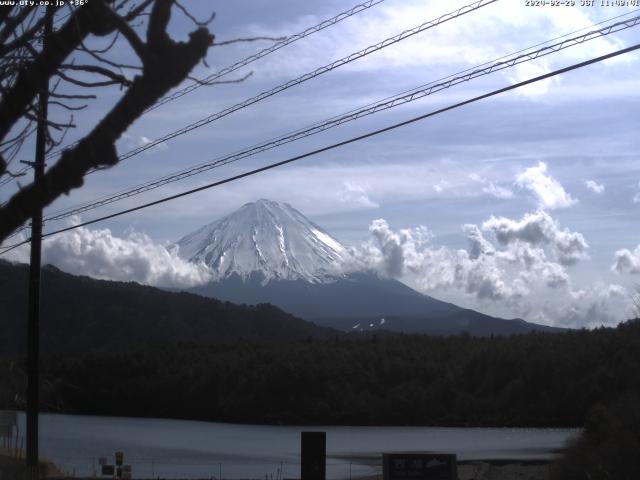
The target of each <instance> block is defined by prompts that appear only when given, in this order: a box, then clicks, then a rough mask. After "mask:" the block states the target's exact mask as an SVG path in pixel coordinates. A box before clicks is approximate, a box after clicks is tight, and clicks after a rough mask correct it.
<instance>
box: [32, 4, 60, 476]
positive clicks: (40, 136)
mask: <svg viewBox="0 0 640 480" xmlns="http://www.w3.org/2000/svg"><path fill="white" fill-rule="evenodd" d="M53 14H54V10H53V8H52V7H46V10H45V17H46V18H45V23H44V32H43V38H42V49H43V50H44V49H45V48H46V47H47V42H48V40H49V36H50V35H51V31H52V29H53ZM48 104H49V78H48V77H47V78H43V79H42V87H41V88H40V93H39V95H38V130H37V133H36V155H35V161H34V162H33V175H34V183H37V182H38V181H39V180H40V179H41V178H42V176H43V175H44V167H45V165H44V157H45V150H46V131H47V115H48V108H47V107H48ZM41 253H42V209H41V208H40V209H39V210H38V211H37V212H35V213H34V214H33V217H32V218H31V259H30V263H29V308H28V319H27V472H28V478H29V480H36V479H37V478H38V477H39V472H38V410H39V408H40V395H39V394H40V372H39V361H40V265H41Z"/></svg>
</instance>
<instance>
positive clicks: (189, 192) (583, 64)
mask: <svg viewBox="0 0 640 480" xmlns="http://www.w3.org/2000/svg"><path fill="white" fill-rule="evenodd" d="M638 49H640V43H638V44H635V45H633V46H631V47H627V48H624V49H622V50H618V51H615V52H612V53H609V54H606V55H601V56H599V57H595V58H592V59H590V60H586V61H584V62H580V63H576V64H573V65H570V66H568V67H564V68H561V69H558V70H554V71H552V72H549V73H546V74H544V75H539V76H537V77H534V78H530V79H528V80H524V81H522V82H518V83H514V84H512V85H509V86H506V87H503V88H499V89H497V90H493V91H491V92H489V93H485V94H483V95H479V96H476V97H473V98H471V99H468V100H464V101H462V102H459V103H456V104H453V105H449V106H447V107H444V108H440V109H437V110H434V111H432V112H429V113H425V114H423V115H419V116H417V117H413V118H410V119H408V120H405V121H403V122H399V123H395V124H393V125H390V126H387V127H384V128H381V129H378V130H374V131H372V132H369V133H365V134H363V135H359V136H357V137H352V138H349V139H347V140H343V141H341V142H337V143H333V144H331V145H327V146H325V147H322V148H318V149H316V150H312V151H310V152H306V153H303V154H301V155H297V156H295V157H291V158H288V159H286V160H282V161H279V162H275V163H271V164H269V165H266V166H264V167H260V168H256V169H254V170H250V171H247V172H244V173H241V174H238V175H234V176H232V177H228V178H225V179H223V180H218V181H215V182H213V183H209V184H207V185H203V186H201V187H197V188H193V189H191V190H187V191H184V192H181V193H177V194H175V195H171V196H168V197H164V198H161V199H158V200H155V201H153V202H148V203H144V204H142V205H138V206H135V207H131V208H127V209H125V210H121V211H119V212H115V213H112V214H109V215H105V216H102V217H99V218H95V219H93V220H88V221H86V222H82V223H78V224H75V225H72V226H69V227H66V228H61V229H58V230H55V231H52V232H48V233H46V234H43V235H42V237H43V238H45V237H50V236H52V235H56V234H59V233H63V232H67V231H70V230H75V229H77V228H80V227H86V226H87V225H92V224H94V223H98V222H101V221H104V220H108V219H111V218H116V217H119V216H122V215H125V214H127V213H131V212H135V211H138V210H143V209H146V208H149V207H152V206H154V205H159V204H162V203H166V202H169V201H172V200H176V199H178V198H181V197H185V196H188V195H192V194H194V193H197V192H201V191H203V190H208V189H211V188H214V187H218V186H220V185H224V184H227V183H231V182H234V181H236V180H240V179H242V178H246V177H249V176H253V175H256V174H258V173H262V172H265V171H267V170H271V169H274V168H276V167H281V166H283V165H287V164H290V163H293V162H296V161H298V160H302V159H304V158H308V157H311V156H314V155H318V154H320V153H323V152H327V151H329V150H333V149H336V148H339V147H343V146H345V145H349V144H351V143H355V142H358V141H361V140H365V139H367V138H370V137H373V136H376V135H380V134H382V133H386V132H389V131H392V130H395V129H397V128H400V127H404V126H406V125H409V124H412V123H415V122H418V121H421V120H425V119H427V118H430V117H434V116H436V115H439V114H441V113H444V112H448V111H450V110H454V109H457V108H460V107H463V106H465V105H469V104H471V103H475V102H478V101H480V100H484V99H486V98H490V97H493V96H496V95H499V94H502V93H505V92H508V91H511V90H515V89H517V88H520V87H524V86H526V85H530V84H532V83H536V82H540V81H542V80H546V79H548V78H552V77H555V76H557V75H560V74H563V73H567V72H570V71H572V70H576V69H578V68H583V67H586V66H588V65H592V64H594V63H598V62H602V61H604V60H608V59H610V58H614V57H617V56H620V55H624V54H626V53H630V52H633V51H635V50H638ZM27 242H29V240H25V241H24V242H20V243H17V244H14V245H9V246H7V247H4V248H5V249H4V250H3V251H2V252H0V255H2V254H4V253H7V252H9V251H11V250H13V249H15V248H18V247H19V246H21V245H24V244H26V243H27Z"/></svg>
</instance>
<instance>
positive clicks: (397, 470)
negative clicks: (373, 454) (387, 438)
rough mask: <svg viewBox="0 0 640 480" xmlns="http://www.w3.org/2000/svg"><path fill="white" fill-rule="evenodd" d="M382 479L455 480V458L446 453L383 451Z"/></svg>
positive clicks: (456, 475) (456, 476)
mask: <svg viewBox="0 0 640 480" xmlns="http://www.w3.org/2000/svg"><path fill="white" fill-rule="evenodd" d="M382 466H383V473H384V480H457V478H458V474H457V468H458V467H457V458H456V456H455V455H451V454H446V453H385V454H383V455H382Z"/></svg>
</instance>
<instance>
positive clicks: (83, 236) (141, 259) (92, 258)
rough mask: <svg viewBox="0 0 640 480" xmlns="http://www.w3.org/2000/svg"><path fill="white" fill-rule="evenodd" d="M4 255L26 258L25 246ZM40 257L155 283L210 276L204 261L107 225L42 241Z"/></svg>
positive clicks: (184, 283)
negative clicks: (187, 258) (122, 234)
mask: <svg viewBox="0 0 640 480" xmlns="http://www.w3.org/2000/svg"><path fill="white" fill-rule="evenodd" d="M8 259H10V260H12V261H19V262H24V261H27V259H28V247H27V246H25V248H23V249H16V250H14V251H13V252H12V255H11V256H10V257H8ZM42 261H43V263H50V264H52V265H55V266H56V267H58V268H60V269H61V270H64V271H65V272H68V273H71V274H76V275H88V276H90V277H93V278H99V279H105V280H121V281H127V282H130V281H134V282H139V283H143V284H147V285H153V286H157V287H167V288H179V287H192V286H195V285H200V284H203V283H206V282H208V281H209V280H211V273H210V272H209V269H208V268H207V267H206V266H205V265H196V264H193V263H189V262H187V261H185V260H182V259H181V258H179V257H178V255H177V252H176V251H175V250H172V249H167V248H165V247H164V246H162V245H158V244H156V243H154V242H153V241H152V240H151V239H150V238H149V237H148V236H147V235H145V234H143V233H138V232H134V231H130V232H129V233H128V235H127V236H126V237H124V238H120V237H116V236H114V235H113V234H112V233H111V231H110V230H109V229H102V230H90V229H88V228H84V227H80V228H77V229H75V230H71V231H68V232H64V233H61V234H59V235H55V236H53V237H51V238H48V239H45V240H44V241H43V242H42Z"/></svg>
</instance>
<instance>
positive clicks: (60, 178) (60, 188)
mask: <svg viewBox="0 0 640 480" xmlns="http://www.w3.org/2000/svg"><path fill="white" fill-rule="evenodd" d="M143 3H144V2H143ZM98 4H101V5H102V7H105V4H104V3H103V2H102V1H101V0H95V1H92V2H90V3H89V5H98ZM173 4H174V2H173V0H155V2H153V7H152V10H151V14H150V17H149V24H148V28H147V38H146V40H147V41H146V44H145V43H143V42H142V40H141V39H140V38H139V37H138V36H137V34H136V35H135V37H132V36H131V35H130V30H131V29H130V28H129V25H128V24H126V22H125V21H124V19H123V17H121V16H120V15H118V14H117V13H116V12H115V11H113V10H112V9H111V8H108V7H107V8H102V9H101V10H100V12H101V13H103V14H106V15H107V19H106V21H107V24H108V25H112V26H113V28H116V29H118V31H120V32H121V33H122V34H123V36H124V37H125V38H127V40H129V38H132V39H133V41H134V42H139V44H138V45H137V47H134V50H135V51H136V53H138V52H140V53H139V54H140V55H141V61H142V63H143V69H142V72H141V74H140V75H138V76H136V77H135V78H134V79H133V81H132V83H131V85H130V87H129V88H127V90H126V92H125V93H124V95H123V96H122V98H121V99H120V100H119V101H118V103H117V104H116V105H115V106H114V107H113V108H112V110H111V111H110V112H109V113H107V115H106V116H105V117H104V118H103V119H102V120H101V121H100V122H99V123H98V124H97V125H96V126H95V127H94V128H93V130H92V131H91V132H90V133H89V134H88V135H86V136H85V137H84V138H83V139H82V140H80V141H79V142H78V143H77V144H76V145H75V146H74V147H72V148H69V149H67V150H65V151H63V152H62V154H61V156H60V159H59V160H58V161H57V162H56V163H55V164H54V165H53V166H52V167H51V168H50V169H49V170H48V171H47V172H46V173H45V174H44V176H43V177H42V178H41V179H40V180H39V181H37V182H34V183H32V184H31V185H28V186H26V187H24V188H22V189H21V190H20V191H18V192H17V193H16V194H15V195H14V196H13V197H12V198H11V199H10V200H9V201H8V202H7V203H6V204H5V205H3V206H2V207H0V241H2V240H4V239H5V238H6V237H7V236H8V235H9V234H10V233H11V232H13V231H14V230H15V229H16V228H18V227H19V226H20V225H22V224H23V223H24V222H26V221H27V220H28V219H29V218H30V217H31V216H32V215H33V213H34V212H35V211H36V210H37V209H39V208H42V207H44V206H46V205H49V204H50V203H51V202H53V201H54V200H55V199H56V198H58V197H59V196H60V195H62V194H68V193H69V191H70V190H72V189H74V188H78V187H80V186H81V185H82V184H83V181H84V176H85V174H86V173H87V172H88V171H90V170H92V169H96V168H104V167H109V166H112V165H115V164H116V163H117V161H118V156H117V152H116V148H115V142H116V141H117V139H118V138H119V137H120V136H121V135H122V134H123V133H124V132H125V131H126V130H127V129H128V128H129V126H130V125H131V124H132V123H133V122H134V121H135V120H136V119H137V118H138V117H139V116H140V115H142V113H143V112H144V111H145V110H146V109H147V108H148V107H150V106H151V105H153V104H154V103H155V102H156V101H157V100H158V99H159V98H161V97H162V96H164V95H165V94H166V93H167V92H168V91H169V90H170V89H171V88H173V87H175V86H177V85H179V84H180V83H181V82H182V81H183V80H184V79H185V78H186V77H187V75H189V72H190V71H191V70H192V69H193V68H194V67H195V66H196V65H197V64H198V63H199V62H200V61H201V60H202V59H203V58H204V57H205V55H206V53H207V50H208V48H209V47H210V46H211V45H212V43H213V39H214V37H213V35H211V34H210V33H209V31H208V30H207V29H206V28H204V27H200V28H198V29H196V30H195V31H193V32H191V34H190V35H189V41H188V42H175V41H173V40H172V39H171V38H170V37H169V35H168V34H167V32H166V28H167V25H168V22H169V19H170V15H171V7H172V6H173ZM83 8H84V7H82V8H81V9H79V10H78V11H77V12H76V14H75V15H76V16H79V15H80V14H81V11H83ZM94 8H98V7H94ZM84 11H85V12H87V13H85V14H84V16H83V17H82V18H83V21H85V22H89V23H90V22H95V21H96V17H93V16H92V13H93V12H95V11H93V10H91V11H89V10H87V9H85V10H84ZM96 11H97V10H96ZM101 18H102V20H103V22H104V19H105V17H104V16H103V17H101ZM90 25H91V27H92V28H89V26H87V25H83V23H82V22H81V21H80V18H79V17H78V27H77V28H78V32H76V35H75V36H73V37H71V38H66V40H67V41H68V42H69V43H70V44H71V45H70V44H67V43H65V44H63V43H61V37H60V34H62V31H60V32H58V37H57V42H49V43H52V44H53V47H52V49H47V50H49V51H44V52H42V53H41V56H44V57H45V58H46V59H47V60H48V61H47V62H45V61H44V60H42V59H40V58H37V59H35V60H34V65H35V64H36V63H38V62H39V65H40V67H39V71H40V72H42V71H44V72H45V73H47V74H48V75H49V76H52V75H54V74H58V75H61V76H62V75H64V74H60V72H58V73H56V69H57V68H59V67H60V65H62V62H63V60H64V58H66V55H63V53H66V54H68V52H70V50H69V48H71V47H73V48H75V47H77V45H78V44H79V43H80V41H81V40H83V39H84V38H85V37H86V34H87V32H89V31H90V30H97V31H98V32H99V33H100V34H104V32H106V31H107V28H106V27H105V25H104V23H103V24H102V25H101V26H98V27H95V25H94V24H93V23H90ZM124 25H126V27H127V28H125V27H124ZM67 27H68V24H67V25H65V27H63V30H64V29H65V28H67ZM131 31H132V30H131ZM125 32H129V33H125ZM134 33H135V32H134ZM56 47H57V49H58V50H57V51H53V50H55V49H56ZM47 78H48V77H47ZM16 83H17V82H16ZM22 84H23V86H24V87H25V88H28V87H30V85H31V84H30V83H29V82H27V81H26V80H22ZM21 98H22V100H21V103H20V105H19V106H20V108H19V110H20V111H21V112H22V113H24V110H25V109H26V108H27V106H28V105H29V104H30V101H31V100H32V99H33V97H29V96H28V95H25V94H23V95H22V97H21ZM4 103H5V97H3V102H2V103H0V112H2V108H4V109H5V111H8V113H12V114H13V115H14V116H16V113H14V112H15V111H16V110H18V107H17V106H15V105H12V107H13V110H12V109H8V108H7V106H5V105H4ZM18 118H19V116H18ZM3 120H4V118H3ZM13 123H15V122H12V123H8V122H4V124H6V125H7V126H9V127H10V125H13ZM7 126H5V125H3V122H2V121H0V135H2V134H3V131H2V128H3V127H5V129H6V128H7ZM0 138H1V137H0Z"/></svg>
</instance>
